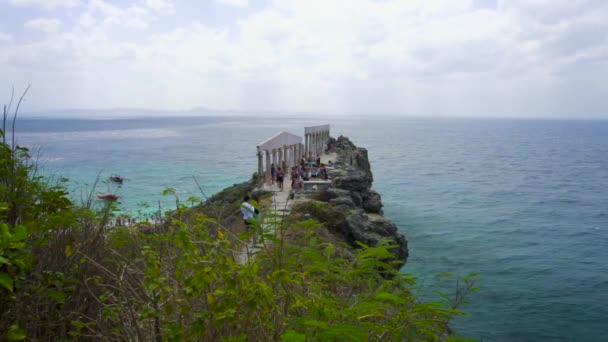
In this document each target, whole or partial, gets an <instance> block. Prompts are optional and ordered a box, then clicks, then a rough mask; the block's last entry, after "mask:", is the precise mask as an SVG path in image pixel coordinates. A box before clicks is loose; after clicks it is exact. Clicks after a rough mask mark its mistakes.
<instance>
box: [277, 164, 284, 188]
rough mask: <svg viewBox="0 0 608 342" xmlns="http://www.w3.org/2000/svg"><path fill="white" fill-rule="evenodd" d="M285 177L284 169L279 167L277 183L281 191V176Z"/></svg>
mask: <svg viewBox="0 0 608 342" xmlns="http://www.w3.org/2000/svg"><path fill="white" fill-rule="evenodd" d="M284 177H285V170H283V168H279V170H278V171H277V183H278V185H279V189H280V190H281V191H283V178H284Z"/></svg>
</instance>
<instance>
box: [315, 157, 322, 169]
mask: <svg viewBox="0 0 608 342" xmlns="http://www.w3.org/2000/svg"><path fill="white" fill-rule="evenodd" d="M315 165H317V166H319V165H321V157H320V156H319V155H318V154H317V162H316V163H315Z"/></svg>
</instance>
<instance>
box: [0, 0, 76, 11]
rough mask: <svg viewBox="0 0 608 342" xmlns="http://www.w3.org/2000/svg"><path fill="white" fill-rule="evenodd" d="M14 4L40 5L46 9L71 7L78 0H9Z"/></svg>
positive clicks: (23, 5)
mask: <svg viewBox="0 0 608 342" xmlns="http://www.w3.org/2000/svg"><path fill="white" fill-rule="evenodd" d="M9 2H10V3H11V4H13V5H15V6H20V7H28V6H32V7H41V8H44V9H46V10H53V9H57V8H72V7H76V6H78V5H79V4H80V1H79V0H9Z"/></svg>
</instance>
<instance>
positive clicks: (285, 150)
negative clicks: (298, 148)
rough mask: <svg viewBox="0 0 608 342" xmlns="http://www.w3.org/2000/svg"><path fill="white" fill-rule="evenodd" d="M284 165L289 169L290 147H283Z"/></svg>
mask: <svg viewBox="0 0 608 342" xmlns="http://www.w3.org/2000/svg"><path fill="white" fill-rule="evenodd" d="M283 164H284V166H285V167H286V168H287V167H289V146H287V145H284V146H283Z"/></svg>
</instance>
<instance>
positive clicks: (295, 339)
mask: <svg viewBox="0 0 608 342" xmlns="http://www.w3.org/2000/svg"><path fill="white" fill-rule="evenodd" d="M281 341H283V342H306V335H303V334H300V333H299V332H295V331H293V330H289V331H287V332H286V333H284V334H283V335H281Z"/></svg>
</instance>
